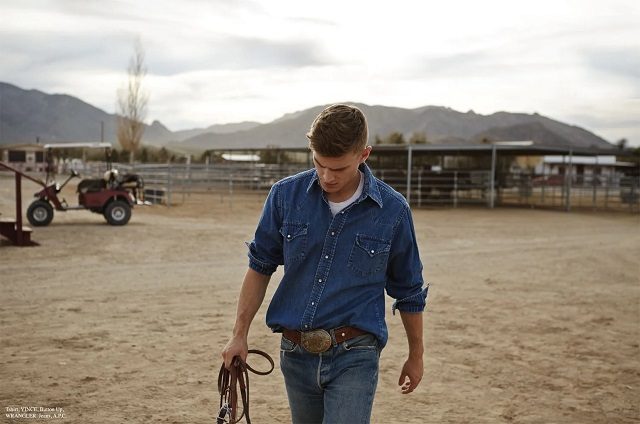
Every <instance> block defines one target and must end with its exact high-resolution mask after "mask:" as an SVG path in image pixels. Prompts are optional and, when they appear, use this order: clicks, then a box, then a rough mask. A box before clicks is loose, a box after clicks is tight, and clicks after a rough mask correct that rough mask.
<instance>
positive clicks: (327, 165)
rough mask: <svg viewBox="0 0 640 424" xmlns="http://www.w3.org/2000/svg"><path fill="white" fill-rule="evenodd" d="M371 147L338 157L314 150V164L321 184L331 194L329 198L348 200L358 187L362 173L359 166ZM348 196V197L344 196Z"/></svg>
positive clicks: (332, 199)
mask: <svg viewBox="0 0 640 424" xmlns="http://www.w3.org/2000/svg"><path fill="white" fill-rule="evenodd" d="M370 152H371V147H369V146H367V147H366V148H365V149H363V150H362V151H358V152H351V153H345V154H344V155H342V156H338V157H329V156H322V155H320V154H318V153H316V152H313V164H314V165H315V167H316V171H317V172H318V179H319V181H320V186H321V187H322V189H323V190H324V191H325V192H326V193H327V195H328V196H329V200H331V201H337V202H341V201H344V200H347V199H348V198H349V197H350V196H351V195H352V194H353V193H354V192H355V190H356V188H357V187H358V183H359V182H360V174H359V173H358V166H360V164H361V163H364V161H366V160H367V158H368V157H369V153H370ZM344 196H346V198H344V199H343V198H342V197H344Z"/></svg>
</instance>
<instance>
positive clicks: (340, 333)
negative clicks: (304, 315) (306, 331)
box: [282, 326, 367, 345]
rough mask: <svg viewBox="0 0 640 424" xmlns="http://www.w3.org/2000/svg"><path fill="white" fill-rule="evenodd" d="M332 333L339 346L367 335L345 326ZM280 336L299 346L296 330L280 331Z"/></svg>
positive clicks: (299, 338)
mask: <svg viewBox="0 0 640 424" xmlns="http://www.w3.org/2000/svg"><path fill="white" fill-rule="evenodd" d="M332 331H333V334H334V337H335V339H336V343H337V344H340V343H342V342H345V341H347V340H350V339H353V338H354V337H358V336H362V335H363V334H367V332H366V331H364V330H360V329H359V328H356V327H349V326H345V327H338V328H336V329H334V330H332ZM282 335H283V336H284V337H285V338H286V339H287V340H290V341H292V342H294V343H295V344H297V345H301V341H302V332H301V331H297V330H289V329H286V328H285V329H284V330H283V331H282Z"/></svg>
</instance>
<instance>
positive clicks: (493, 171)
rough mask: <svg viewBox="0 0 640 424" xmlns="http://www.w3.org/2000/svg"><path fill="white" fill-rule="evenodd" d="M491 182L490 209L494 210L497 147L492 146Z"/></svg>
mask: <svg viewBox="0 0 640 424" xmlns="http://www.w3.org/2000/svg"><path fill="white" fill-rule="evenodd" d="M490 177H491V180H490V181H489V207H490V208H491V209H493V207H494V206H495V202H496V197H495V196H496V195H495V180H496V145H495V144H493V145H491V175H490Z"/></svg>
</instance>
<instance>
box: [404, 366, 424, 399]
mask: <svg viewBox="0 0 640 424" xmlns="http://www.w3.org/2000/svg"><path fill="white" fill-rule="evenodd" d="M423 374H424V364H423V362H422V358H418V359H412V358H409V359H407V361H406V362H405V363H404V366H403V367H402V372H401V373H400V379H399V380H398V386H401V387H400V390H401V391H402V394H403V395H406V394H409V393H411V392H413V391H414V390H415V388H416V387H418V384H420V381H421V380H422V375H423Z"/></svg>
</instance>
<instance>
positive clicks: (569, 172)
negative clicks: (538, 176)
mask: <svg viewBox="0 0 640 424" xmlns="http://www.w3.org/2000/svg"><path fill="white" fill-rule="evenodd" d="M564 175H565V186H566V188H565V195H566V198H565V210H566V211H567V212H570V211H571V185H572V184H573V150H572V149H569V166H568V167H567V172H566V173H565V174H564Z"/></svg>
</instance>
